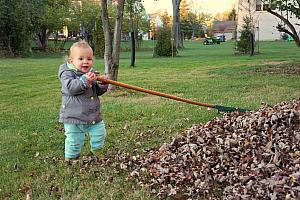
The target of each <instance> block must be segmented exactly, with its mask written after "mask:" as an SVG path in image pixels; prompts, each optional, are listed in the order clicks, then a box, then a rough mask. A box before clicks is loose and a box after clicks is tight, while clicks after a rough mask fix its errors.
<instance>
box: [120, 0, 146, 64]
mask: <svg viewBox="0 0 300 200" xmlns="http://www.w3.org/2000/svg"><path fill="white" fill-rule="evenodd" d="M126 14H127V15H126ZM143 14H144V15H145V8H144V6H143V4H142V0H126V4H125V9H124V15H125V16H124V18H125V19H126V16H128V21H129V23H128V24H129V27H128V28H129V32H130V40H131V56H130V58H131V59H130V60H131V62H130V66H131V67H134V66H135V50H136V44H138V41H137V40H138V34H139V21H140V19H143V18H142V17H143ZM124 21H126V20H124ZM123 30H124V29H123Z"/></svg>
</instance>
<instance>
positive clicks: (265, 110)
mask: <svg viewBox="0 0 300 200" xmlns="http://www.w3.org/2000/svg"><path fill="white" fill-rule="evenodd" d="M118 166H119V167H120V168H121V169H126V170H130V172H131V173H130V176H129V178H131V179H134V180H137V181H138V183H139V184H140V185H142V186H146V187H149V188H150V190H151V191H152V192H153V194H154V195H157V196H158V197H160V198H165V197H167V196H169V197H171V198H174V199H213V198H215V199H218V198H220V199H272V200H275V199H295V198H300V99H299V100H293V101H290V102H282V103H280V104H278V105H275V106H274V107H270V106H268V105H262V106H261V108H260V109H259V110H258V111H253V112H247V113H226V114H224V115H223V117H222V118H215V119H213V120H211V121H209V122H208V123H206V124H199V125H194V126H193V127H191V128H190V129H187V130H186V131H185V132H184V134H183V135H177V136H176V137H175V138H174V139H173V141H172V142H171V143H169V144H164V145H162V146H161V147H160V148H157V149H150V150H147V151H146V152H145V153H144V154H143V155H129V154H127V153H123V154H121V155H119V163H118Z"/></svg>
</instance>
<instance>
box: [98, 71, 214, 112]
mask: <svg viewBox="0 0 300 200" xmlns="http://www.w3.org/2000/svg"><path fill="white" fill-rule="evenodd" d="M97 80H98V81H101V82H103V83H107V84H112V85H116V86H120V87H123V88H127V89H131V90H136V91H139V92H144V93H148V94H152V95H156V96H161V97H165V98H168V99H173V100H176V101H182V102H185V103H189V104H194V105H198V106H204V107H209V108H214V107H215V106H214V105H211V104H206V103H200V102H196V101H192V100H190V99H185V98H181V97H177V96H173V95H170V94H165V93H162V92H157V91H153V90H147V89H144V88H141V87H137V86H134V85H129V84H125V83H121V82H118V81H113V80H109V79H105V78H103V77H101V76H98V77H97Z"/></svg>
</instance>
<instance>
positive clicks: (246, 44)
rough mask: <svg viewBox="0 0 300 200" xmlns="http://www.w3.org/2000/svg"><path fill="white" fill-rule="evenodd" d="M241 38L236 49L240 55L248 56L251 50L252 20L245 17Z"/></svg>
mask: <svg viewBox="0 0 300 200" xmlns="http://www.w3.org/2000/svg"><path fill="white" fill-rule="evenodd" d="M240 33H241V36H240V38H239V40H238V41H237V43H236V48H237V51H238V52H239V53H242V54H247V53H249V52H250V50H251V44H250V34H251V18H250V17H245V18H244V24H243V28H242V30H241V31H240Z"/></svg>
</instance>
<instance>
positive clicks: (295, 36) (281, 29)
mask: <svg viewBox="0 0 300 200" xmlns="http://www.w3.org/2000/svg"><path fill="white" fill-rule="evenodd" d="M267 11H268V12H269V13H271V14H272V15H274V16H276V17H278V18H279V19H280V20H282V21H283V22H284V23H285V24H286V25H287V26H288V27H289V29H290V30H288V29H286V28H284V27H282V26H279V25H278V26H277V27H276V28H277V30H278V31H279V32H284V33H286V34H289V35H290V36H291V37H292V38H293V39H294V41H295V43H296V45H297V47H298V48H300V38H299V35H298V34H297V31H296V29H295V27H294V25H293V24H292V23H291V22H290V21H289V20H288V18H285V17H283V16H282V15H280V14H278V13H277V12H275V11H273V10H271V9H270V8H268V9H267Z"/></svg>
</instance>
